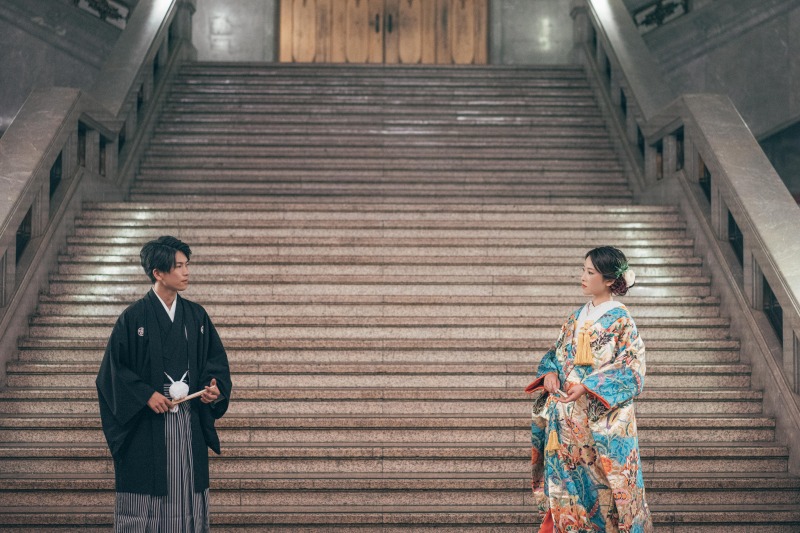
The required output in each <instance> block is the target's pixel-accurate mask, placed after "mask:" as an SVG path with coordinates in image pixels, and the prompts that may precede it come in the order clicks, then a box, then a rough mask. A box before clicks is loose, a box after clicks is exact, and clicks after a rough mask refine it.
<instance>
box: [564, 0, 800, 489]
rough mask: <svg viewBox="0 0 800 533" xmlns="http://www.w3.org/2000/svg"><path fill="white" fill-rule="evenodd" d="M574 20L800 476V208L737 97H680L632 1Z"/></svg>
mask: <svg viewBox="0 0 800 533" xmlns="http://www.w3.org/2000/svg"><path fill="white" fill-rule="evenodd" d="M571 15H572V18H573V20H574V24H575V27H574V30H573V38H574V39H575V53H574V57H576V58H578V59H579V60H580V61H581V62H582V63H583V65H584V67H585V68H586V71H587V75H588V77H589V80H590V85H591V86H592V87H593V88H594V90H595V92H596V94H597V96H598V100H599V102H600V104H601V105H600V106H601V109H602V110H603V111H604V116H605V118H606V120H607V122H608V124H609V127H610V130H611V131H612V138H613V137H616V139H615V145H616V146H617V148H618V149H619V150H620V152H621V156H622V160H623V165H624V167H625V168H626V170H627V173H628V175H629V178H630V181H631V185H632V186H634V189H636V186H637V185H640V186H641V187H640V189H639V190H636V192H635V197H636V199H637V201H640V202H642V201H644V202H648V203H662V204H670V205H674V204H678V205H679V207H680V208H681V211H682V212H683V214H684V216H685V217H686V218H687V220H688V221H689V223H690V226H692V227H693V230H694V235H693V236H694V237H695V250H696V252H697V253H698V255H700V256H701V257H703V258H704V265H705V266H704V270H705V271H707V272H708V271H710V273H711V274H713V275H714V277H715V278H716V279H717V283H715V289H717V290H719V291H720V292H721V299H722V301H723V303H724V309H727V310H728V312H729V314H730V315H731V321H732V326H733V329H734V331H738V332H739V335H740V336H741V338H740V344H741V353H742V354H743V356H744V357H745V358H746V357H748V356H750V357H751V361H750V362H751V363H752V364H754V365H760V366H758V367H757V371H756V373H755V374H754V376H759V378H763V381H764V383H763V385H762V386H763V387H764V389H765V410H768V411H771V412H770V415H771V416H775V417H776V418H777V420H778V427H779V432H778V434H779V435H780V442H782V443H784V444H787V445H788V446H789V447H790V461H789V465H790V470H791V471H792V472H797V473H800V444H795V445H792V443H800V341H799V340H798V338H800V266H798V265H800V262H798V261H797V257H796V250H797V249H800V241H798V242H796V243H794V244H795V245H794V246H792V243H788V244H787V241H786V239H787V238H789V239H792V238H797V235H798V233H797V228H798V227H800V209H798V207H797V204H796V202H795V201H794V199H793V198H792V197H791V195H790V194H789V192H788V190H787V189H786V187H785V185H784V184H783V182H782V181H781V180H780V177H779V176H778V175H777V173H776V172H775V170H774V168H772V165H771V164H770V163H769V160H768V159H767V158H766V156H765V155H764V153H763V151H762V150H761V148H760V146H759V145H758V143H757V141H756V140H755V138H753V135H752V133H751V132H750V130H749V129H748V127H747V125H746V124H745V123H744V121H743V120H742V118H741V116H740V115H739V113H738V111H737V110H736V108H735V106H734V105H733V104H732V102H731V101H730V100H729V99H728V98H727V97H724V96H720V95H709V94H698V95H681V96H680V97H676V95H675V94H674V93H673V92H672V90H671V89H670V88H669V86H668V84H667V83H666V81H665V80H664V78H663V75H662V74H661V71H660V67H659V65H658V63H657V62H656V60H655V59H654V57H653V56H652V54H651V53H650V51H649V49H648V47H647V45H646V44H645V42H644V40H643V39H642V36H641V34H640V33H639V31H638V30H637V28H636V25H635V23H634V21H633V19H632V18H631V16H630V13H629V12H628V10H627V8H626V7H625V5H624V4H623V2H622V0H573V2H572V4H571ZM609 108H610V109H609ZM679 139H680V140H679ZM706 169H707V171H706ZM709 174H710V176H711V177H710V179H708V175H709ZM753 176H758V177H759V179H758V180H754V179H753ZM704 188H705V189H704ZM776 212H779V213H781V217H780V220H776V219H775V216H774V215H775V213H776ZM731 224H733V225H734V226H732V227H733V229H734V230H735V235H732V234H731V230H730V228H729V225H731ZM733 241H736V242H733ZM792 250H795V252H794V253H793V252H792Z"/></svg>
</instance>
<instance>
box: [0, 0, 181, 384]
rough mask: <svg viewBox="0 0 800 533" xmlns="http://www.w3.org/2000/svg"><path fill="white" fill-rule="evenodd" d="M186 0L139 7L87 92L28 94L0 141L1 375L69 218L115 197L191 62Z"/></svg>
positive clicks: (154, 0)
mask: <svg viewBox="0 0 800 533" xmlns="http://www.w3.org/2000/svg"><path fill="white" fill-rule="evenodd" d="M193 12H194V1H191V0H141V1H140V2H139V3H138V5H137V8H136V10H134V12H133V14H132V15H131V17H130V19H129V20H128V25H127V28H126V29H125V31H124V32H123V33H122V35H121V36H120V38H119V39H118V41H117V43H116V45H115V47H114V49H113V51H112V53H111V55H110V57H109V59H108V61H107V62H106V64H105V66H104V67H103V69H102V70H101V71H100V73H99V74H98V78H97V82H96V83H95V85H94V86H93V87H92V89H91V90H89V91H87V92H83V91H80V90H77V89H67V88H50V89H38V90H35V91H33V92H32V93H31V95H30V96H29V98H28V99H27V100H26V102H25V104H24V105H23V106H22V109H21V110H20V112H19V113H18V115H17V117H16V118H15V119H14V121H13V122H12V123H11V125H10V126H9V128H8V130H7V131H6V132H5V134H4V135H3V137H2V138H0V185H2V191H3V192H2V196H0V221H2V222H1V224H2V225H0V368H2V369H3V370H0V372H4V369H5V366H6V365H5V364H4V362H5V360H7V359H8V357H9V355H8V354H10V353H13V352H14V351H15V350H16V336H17V334H19V333H20V332H21V331H24V328H25V326H26V322H27V317H28V316H29V315H30V314H31V313H32V312H33V311H34V310H35V306H36V300H37V295H38V293H39V291H40V290H41V289H42V288H43V287H44V285H45V284H46V282H47V272H48V271H49V270H50V268H51V266H52V265H53V264H54V263H55V259H56V254H57V252H58V249H57V248H58V246H59V245H60V243H61V242H63V240H64V238H65V236H66V232H67V230H68V228H69V227H70V226H71V224H72V216H71V215H74V214H75V213H76V212H77V211H78V210H79V208H80V203H81V201H82V200H86V199H102V198H109V199H121V198H124V197H125V195H126V194H127V190H128V188H129V185H130V182H131V180H132V178H133V176H134V174H135V171H136V168H137V166H138V163H139V160H140V158H141V154H142V151H143V148H144V145H145V144H146V142H147V140H148V139H149V136H150V134H151V132H152V128H153V125H154V121H155V117H156V116H157V114H158V112H159V110H160V107H161V105H162V104H163V100H164V96H165V94H166V90H167V87H168V85H169V80H170V79H171V78H172V77H173V76H174V74H175V73H176V72H177V69H178V67H179V66H180V64H181V63H182V62H183V61H185V60H187V59H193V58H194V57H195V56H196V52H195V49H194V47H193V45H192V43H191V16H192V14H193Z"/></svg>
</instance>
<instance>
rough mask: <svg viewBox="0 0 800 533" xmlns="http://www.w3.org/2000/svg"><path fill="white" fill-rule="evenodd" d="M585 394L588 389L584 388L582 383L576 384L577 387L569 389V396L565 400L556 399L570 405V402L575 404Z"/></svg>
mask: <svg viewBox="0 0 800 533" xmlns="http://www.w3.org/2000/svg"><path fill="white" fill-rule="evenodd" d="M584 394H586V387H584V386H583V385H581V384H580V383H576V384H575V385H573V386H572V387H570V388H569V390H568V391H567V396H566V397H565V398H560V397H559V398H556V399H557V400H558V401H559V402H561V403H569V402H574V401H575V400H577V399H578V398H580V397H581V396H583V395H584Z"/></svg>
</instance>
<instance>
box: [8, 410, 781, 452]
mask: <svg viewBox="0 0 800 533" xmlns="http://www.w3.org/2000/svg"><path fill="white" fill-rule="evenodd" d="M637 418H638V420H637V427H638V429H639V439H640V442H642V443H649V444H652V443H658V442H679V443H683V446H691V445H694V444H697V443H701V442H703V443H714V442H743V443H755V442H765V443H769V442H773V441H774V440H775V421H774V419H771V418H763V417H741V416H739V417H732V416H727V417H722V416H719V415H716V416H714V417H689V416H683V415H682V416H680V417H674V416H660V417H637ZM216 427H217V430H218V431H219V434H220V439H221V440H222V441H223V442H225V443H226V444H228V443H233V442H239V443H249V444H253V445H255V444H259V443H264V444H271V443H304V442H325V443H328V444H330V445H331V446H335V445H336V444H338V443H342V442H344V443H350V442H359V443H362V444H367V443H378V442H387V441H389V442H394V443H403V442H416V443H438V444H453V445H455V444H458V443H474V442H480V443H523V442H530V438H531V437H530V416H513V417H503V416H498V415H497V414H484V415H481V414H477V413H466V414H461V415H455V414H449V415H447V416H446V417H443V416H441V415H440V414H414V415H411V416H403V415H394V414H391V415H389V414H382V415H380V416H377V417H370V416H369V415H366V414H364V415H362V414H355V415H351V416H346V415H331V416H325V417H320V416H318V415H312V416H298V415H280V416H278V415H267V416H265V415H253V414H250V415H245V414H241V413H235V412H229V413H227V414H226V416H225V417H224V418H223V419H221V420H220V421H218V422H217V423H216ZM0 441H1V442H3V443H7V444H10V443H28V444H35V443H45V444H55V443H71V444H74V443H83V444H89V443H92V444H95V443H96V444H103V443H105V437H104V436H103V434H102V428H101V425H100V420H99V418H98V417H97V416H96V415H95V416H80V415H78V416H76V415H61V416H58V415H51V414H49V413H48V414H46V415H42V414H36V415H31V416H20V415H17V416H0Z"/></svg>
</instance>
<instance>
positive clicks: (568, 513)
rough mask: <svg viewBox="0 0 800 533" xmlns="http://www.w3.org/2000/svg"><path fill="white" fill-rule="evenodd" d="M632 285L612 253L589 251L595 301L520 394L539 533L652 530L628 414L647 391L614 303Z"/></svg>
mask: <svg viewBox="0 0 800 533" xmlns="http://www.w3.org/2000/svg"><path fill="white" fill-rule="evenodd" d="M634 281H635V276H634V273H633V271H632V270H631V269H630V268H629V267H628V262H627V260H626V259H625V255H624V254H623V253H622V252H621V251H619V250H618V249H616V248H613V247H611V246H602V247H600V248H595V249H594V250H591V251H590V252H588V253H587V254H586V257H585V261H584V265H583V275H582V276H581V284H582V287H583V294H584V295H585V296H591V301H590V302H588V303H587V304H586V305H584V306H582V307H581V308H580V309H577V310H576V311H575V312H574V313H572V314H571V315H570V316H569V318H568V319H567V321H566V323H565V324H564V325H563V326H562V327H561V333H560V335H559V336H558V340H556V342H555V344H554V345H553V347H552V349H551V350H550V351H549V352H547V353H546V354H545V355H544V357H543V358H542V360H541V362H540V363H539V369H538V372H537V377H536V380H535V381H534V382H533V383H531V384H530V385H529V386H528V388H527V389H526V391H527V392H529V393H531V394H532V396H533V400H534V401H533V423H532V425H531V429H532V444H533V448H532V457H531V460H532V463H533V493H534V497H535V501H536V503H537V506H538V508H539V513H540V515H541V518H542V526H541V528H540V530H539V531H540V533H544V532H547V533H566V532H570V533H586V532H606V533H616V532H631V533H649V532H652V530H653V525H652V522H651V517H650V511H649V509H648V507H647V503H646V502H645V494H644V480H643V479H642V465H641V459H640V457H639V442H638V438H637V431H636V417H635V415H634V409H633V399H634V398H635V397H636V396H637V395H639V393H641V392H642V387H643V385H644V374H645V361H644V343H643V342H642V338H641V337H640V336H639V332H638V331H637V330H636V324H634V322H633V319H632V318H631V315H630V313H629V312H628V309H627V308H626V307H625V306H624V305H623V304H621V303H620V302H618V301H615V300H614V298H613V297H614V296H615V295H619V296H622V295H624V294H625V293H626V292H627V291H628V289H629V288H630V287H632V286H633V284H634Z"/></svg>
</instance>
